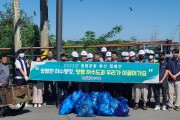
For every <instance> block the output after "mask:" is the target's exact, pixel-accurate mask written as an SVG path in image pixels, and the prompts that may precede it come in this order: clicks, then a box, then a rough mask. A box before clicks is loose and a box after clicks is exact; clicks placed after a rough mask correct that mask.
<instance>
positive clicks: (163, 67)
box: [154, 52, 169, 111]
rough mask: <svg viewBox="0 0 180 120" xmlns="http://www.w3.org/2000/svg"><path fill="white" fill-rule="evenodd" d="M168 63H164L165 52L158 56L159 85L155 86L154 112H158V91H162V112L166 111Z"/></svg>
mask: <svg viewBox="0 0 180 120" xmlns="http://www.w3.org/2000/svg"><path fill="white" fill-rule="evenodd" d="M168 72H169V71H168V63H167V62H166V57H165V52H161V53H160V54H159V84H155V90H156V92H155V104H156V107H155V108H154V110H155V111H156V110H160V89H162V97H163V100H162V102H163V106H162V110H163V111H165V110H166V104H167V89H168V80H167V76H168Z"/></svg>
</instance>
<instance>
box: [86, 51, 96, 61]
mask: <svg viewBox="0 0 180 120" xmlns="http://www.w3.org/2000/svg"><path fill="white" fill-rule="evenodd" d="M93 57H94V56H93V54H92V53H88V54H87V59H88V62H93Z"/></svg>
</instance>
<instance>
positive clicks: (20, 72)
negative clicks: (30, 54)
mask: <svg viewBox="0 0 180 120" xmlns="http://www.w3.org/2000/svg"><path fill="white" fill-rule="evenodd" d="M24 56H25V53H24V50H21V49H20V50H19V51H18V58H17V59H16V61H15V66H16V69H15V83H16V85H17V86H20V85H27V81H28V80H29V77H28V67H29V65H28V61H27V60H26V59H25V58H24Z"/></svg>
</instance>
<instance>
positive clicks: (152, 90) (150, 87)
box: [147, 50, 158, 107]
mask: <svg viewBox="0 0 180 120" xmlns="http://www.w3.org/2000/svg"><path fill="white" fill-rule="evenodd" d="M147 54H148V58H147V59H148V63H158V60H156V59H155V54H154V51H153V50H149V51H148V53H147ZM155 85H156V84H148V103H147V104H148V106H153V107H154V105H152V103H151V98H152V95H153V94H156V90H155Z"/></svg>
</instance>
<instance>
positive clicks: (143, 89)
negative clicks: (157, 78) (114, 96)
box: [133, 50, 148, 110]
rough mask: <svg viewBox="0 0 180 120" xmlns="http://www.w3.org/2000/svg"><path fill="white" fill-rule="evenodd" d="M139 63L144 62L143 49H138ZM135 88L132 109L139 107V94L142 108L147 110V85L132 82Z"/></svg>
mask: <svg viewBox="0 0 180 120" xmlns="http://www.w3.org/2000/svg"><path fill="white" fill-rule="evenodd" d="M138 55H139V63H145V52H144V50H140V51H139V53H138ZM134 89H135V106H134V108H133V109H134V110H137V109H138V108H139V100H140V98H141V94H142V97H143V107H142V109H143V110H147V106H146V103H147V95H148V85H147V84H145V83H136V84H134Z"/></svg>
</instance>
